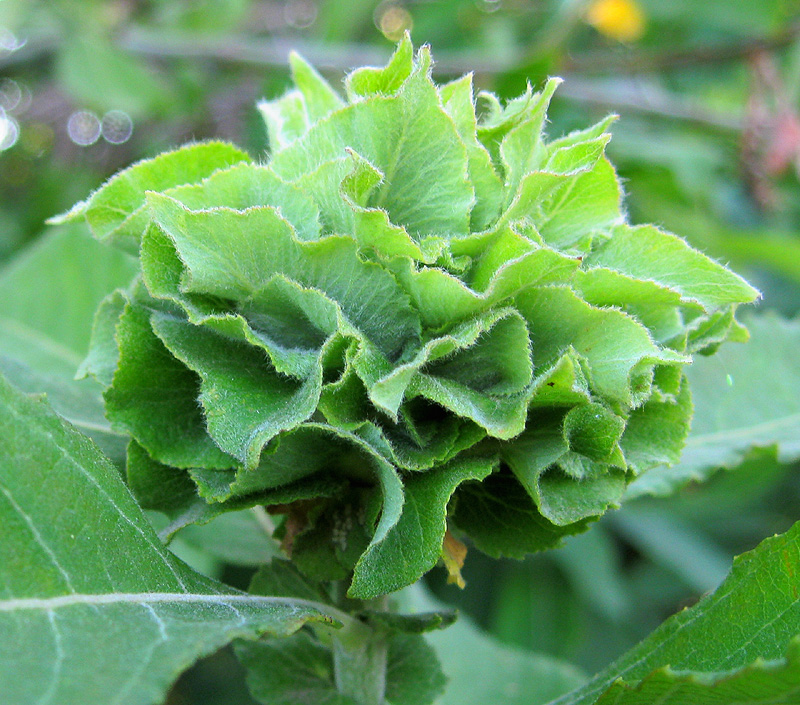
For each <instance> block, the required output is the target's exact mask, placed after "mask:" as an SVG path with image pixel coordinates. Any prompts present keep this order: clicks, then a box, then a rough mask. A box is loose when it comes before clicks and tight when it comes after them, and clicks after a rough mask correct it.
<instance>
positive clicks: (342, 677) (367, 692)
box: [333, 621, 387, 705]
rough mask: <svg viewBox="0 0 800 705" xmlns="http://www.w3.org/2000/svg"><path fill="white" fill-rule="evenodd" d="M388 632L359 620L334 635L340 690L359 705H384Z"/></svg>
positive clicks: (334, 653) (336, 673)
mask: <svg viewBox="0 0 800 705" xmlns="http://www.w3.org/2000/svg"><path fill="white" fill-rule="evenodd" d="M386 653H387V640H386V635H385V634H384V633H383V632H382V631H380V630H375V629H371V628H370V627H369V626H367V625H366V624H363V623H362V622H359V621H351V622H349V623H348V624H346V625H345V626H344V627H343V628H342V629H340V630H338V631H337V632H335V633H334V634H333V662H334V669H335V679H336V689H337V690H338V691H339V692H340V693H341V694H342V695H348V696H350V697H351V698H353V700H355V701H356V702H357V703H359V705H382V703H383V702H384V695H385V692H386Z"/></svg>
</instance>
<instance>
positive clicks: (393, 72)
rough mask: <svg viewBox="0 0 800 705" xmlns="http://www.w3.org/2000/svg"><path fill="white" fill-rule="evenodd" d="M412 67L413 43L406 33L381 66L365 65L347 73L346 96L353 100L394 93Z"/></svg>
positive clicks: (409, 73) (408, 74)
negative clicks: (383, 65) (386, 62)
mask: <svg viewBox="0 0 800 705" xmlns="http://www.w3.org/2000/svg"><path fill="white" fill-rule="evenodd" d="M413 68H414V45H413V44H412V43H411V37H410V36H409V34H408V33H406V35H405V36H404V37H403V39H402V40H401V41H400V43H399V44H398V45H397V49H395V51H394V54H392V58H391V59H390V60H389V63H388V64H387V65H386V66H385V67H383V68H372V67H369V66H365V67H363V68H359V69H356V70H355V71H353V72H351V73H349V74H348V75H347V78H346V79H345V84H344V85H345V89H346V90H347V96H348V98H350V100H351V101H353V102H355V101H356V100H358V99H359V98H369V97H370V96H373V95H392V94H394V93H396V92H397V91H398V90H399V89H400V87H401V86H402V85H403V83H404V82H405V81H406V79H407V78H408V77H409V76H410V75H411V72H412V70H413Z"/></svg>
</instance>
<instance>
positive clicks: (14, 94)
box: [0, 78, 22, 113]
mask: <svg viewBox="0 0 800 705" xmlns="http://www.w3.org/2000/svg"><path fill="white" fill-rule="evenodd" d="M21 101H22V89H21V88H20V85H19V83H17V82H16V81H14V80H12V79H10V78H4V79H3V80H2V81H0V108H3V110H5V111H6V112H9V113H10V112H11V111H13V110H14V109H16V107H17V106H18V105H19V104H20V102H21Z"/></svg>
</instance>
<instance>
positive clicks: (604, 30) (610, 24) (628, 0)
mask: <svg viewBox="0 0 800 705" xmlns="http://www.w3.org/2000/svg"><path fill="white" fill-rule="evenodd" d="M586 21H587V22H588V23H589V24H590V25H592V27H594V28H595V29H596V30H597V31H598V32H600V33H601V34H605V35H606V36H607V37H610V38H611V39H616V40H617V41H620V42H633V41H636V40H637V39H640V38H641V37H642V35H643V34H644V28H645V17H644V12H643V11H642V8H641V6H640V5H639V3H638V2H636V0H592V2H591V3H590V4H589V7H588V10H587V12H586Z"/></svg>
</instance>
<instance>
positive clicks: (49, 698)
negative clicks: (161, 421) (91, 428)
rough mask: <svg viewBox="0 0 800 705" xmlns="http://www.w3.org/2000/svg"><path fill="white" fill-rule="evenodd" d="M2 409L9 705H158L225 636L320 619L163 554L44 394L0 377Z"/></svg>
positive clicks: (0, 482)
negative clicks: (186, 671)
mask: <svg viewBox="0 0 800 705" xmlns="http://www.w3.org/2000/svg"><path fill="white" fill-rule="evenodd" d="M0 411H2V413H0V521H1V522H2V525H3V527H4V529H3V530H4V536H5V540H4V541H3V542H2V543H0V582H2V584H3V585H4V588H3V594H2V597H0V629H2V631H3V633H4V634H5V635H6V638H5V639H3V640H2V643H0V680H2V682H3V684H4V696H3V697H4V698H5V699H6V701H7V702H9V703H15V704H17V705H28V704H31V705H32V704H33V703H42V704H46V703H53V704H55V703H58V705H71V704H72V703H74V704H75V705H78V704H80V705H83V704H84V703H87V702H118V703H130V704H131V705H133V704H134V703H136V704H141V705H150V704H151V703H152V704H154V703H156V702H161V701H162V699H163V698H164V697H165V695H166V691H167V689H168V687H169V685H170V683H171V682H172V681H173V680H174V679H175V678H176V677H177V676H178V675H179V674H180V672H181V671H182V670H183V669H185V668H187V667H188V666H189V665H190V664H191V663H193V662H194V661H195V660H196V659H198V658H199V657H201V656H203V655H206V654H209V653H212V652H213V651H215V650H217V649H218V648H220V647H221V646H223V645H225V644H226V643H228V642H229V641H231V640H232V639H234V638H237V637H244V638H250V639H254V638H256V637H257V636H259V635H261V634H274V635H279V634H280V635H283V634H291V633H292V632H294V631H295V630H297V629H298V628H300V627H301V626H302V625H303V624H304V623H306V622H307V621H309V620H319V619H321V618H322V615H321V613H320V612H319V611H318V610H316V609H314V608H313V607H310V606H307V605H302V604H297V603H293V602H292V601H290V600H282V599H272V600H271V599H269V598H262V597H253V596H249V595H246V594H244V593H239V592H236V591H233V590H231V589H229V588H226V587H225V586H224V585H221V584H219V583H216V582H214V581H212V580H210V579H208V578H205V577H203V576H201V575H199V574H197V573H195V572H194V571H192V570H191V569H189V568H187V567H186V566H185V565H184V564H182V563H181V562H180V561H178V560H177V559H175V558H174V557H173V556H171V555H170V554H169V552H168V551H167V550H166V549H165V548H164V546H163V545H162V544H161V542H160V541H159V540H158V538H157V537H156V535H155V533H154V532H153V530H152V528H151V527H150V525H149V523H148V522H147V519H146V518H145V516H144V515H143V514H142V512H141V510H140V509H139V507H138V506H137V505H136V503H135V502H134V500H133V498H132V497H131V495H130V493H129V492H128V490H127V489H126V488H125V486H124V485H123V483H122V481H121V479H120V478H119V474H118V472H117V471H116V470H115V469H114V467H113V466H111V465H110V463H109V462H108V461H107V460H106V459H104V457H103V456H102V455H101V454H100V453H99V451H98V450H97V448H96V446H94V445H93V444H92V443H91V441H89V440H88V439H86V438H85V437H84V436H82V435H81V434H79V433H78V432H77V431H75V430H74V429H73V428H72V427H70V426H69V425H67V424H66V423H65V422H63V421H62V420H61V419H60V418H59V417H58V416H57V415H56V414H55V413H54V412H53V411H52V410H50V409H49V407H48V406H47V404H46V403H45V402H44V401H42V400H41V399H34V398H29V397H26V396H25V395H23V394H21V393H19V392H17V391H15V390H13V388H11V387H10V386H9V385H8V384H7V383H6V382H5V381H4V380H1V379H0ZM42 488H47V490H48V491H47V493H46V494H43V493H42Z"/></svg>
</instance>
